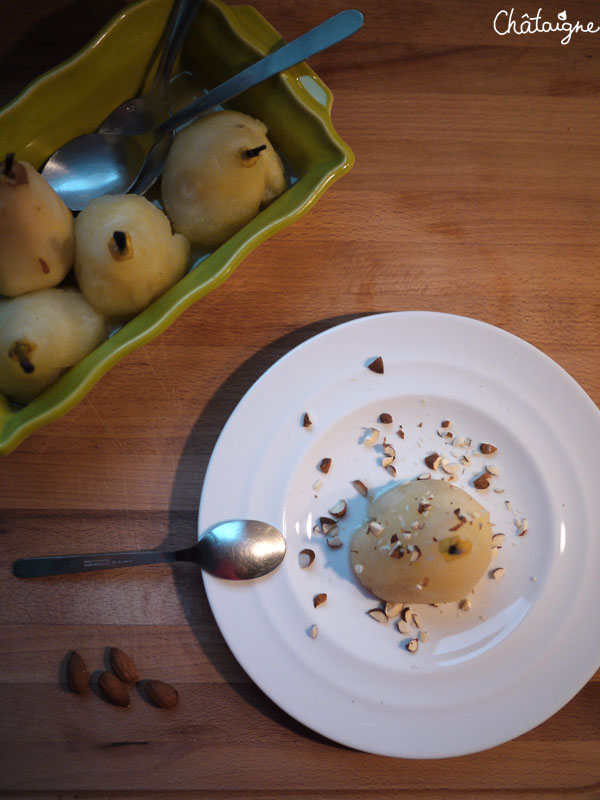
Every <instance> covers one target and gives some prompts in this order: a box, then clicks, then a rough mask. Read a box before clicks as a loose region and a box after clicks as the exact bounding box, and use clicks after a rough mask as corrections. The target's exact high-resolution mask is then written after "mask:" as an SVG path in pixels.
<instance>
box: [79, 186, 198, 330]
mask: <svg viewBox="0 0 600 800" xmlns="http://www.w3.org/2000/svg"><path fill="white" fill-rule="evenodd" d="M189 262H190V244H189V242H188V241H187V239H186V238H185V237H184V236H182V235H181V234H173V232H172V230H171V224H170V222H169V220H168V219H167V217H166V216H165V214H164V213H163V212H162V211H161V210H160V208H158V207H157V206H155V205H153V204H152V203H151V202H150V201H149V200H146V198H145V197H140V196H139V195H136V194H125V195H107V196H106V197H99V198H98V199H97V200H93V201H92V202H91V203H90V204H89V205H88V206H87V208H84V210H83V211H82V212H81V213H80V214H79V216H78V217H77V220H76V221H75V277H76V278H77V282H78V284H79V288H80V289H81V291H82V292H83V294H84V296H85V298H86V299H87V301H88V302H89V303H91V305H93V306H94V308H96V309H97V310H98V311H100V312H101V313H103V314H106V315H108V316H114V317H127V316H131V315H133V314H137V313H138V311H141V310H142V309H144V308H145V307H146V306H148V305H149V304H150V303H151V302H152V301H153V300H154V299H156V298H157V297H159V296H160V295H161V294H163V293H164V292H165V291H166V290H167V289H169V288H170V287H171V286H172V285H173V284H174V283H175V282H176V281H178V280H179V278H181V276H182V275H183V274H184V272H185V270H186V269H187V267H188V266H189Z"/></svg>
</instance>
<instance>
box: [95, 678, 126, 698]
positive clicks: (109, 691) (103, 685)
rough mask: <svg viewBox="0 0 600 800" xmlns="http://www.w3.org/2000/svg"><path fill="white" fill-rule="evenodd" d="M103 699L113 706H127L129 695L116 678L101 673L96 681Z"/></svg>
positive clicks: (123, 685)
mask: <svg viewBox="0 0 600 800" xmlns="http://www.w3.org/2000/svg"><path fill="white" fill-rule="evenodd" d="M98 686H99V687H100V691H101V692H102V694H103V695H104V698H105V699H106V700H108V702H109V703H112V704H113V705H115V706H129V693H128V692H127V689H126V688H125V684H123V683H122V682H121V681H120V680H119V679H118V678H117V676H116V675H115V674H114V673H112V672H103V673H102V675H100V678H99V680H98Z"/></svg>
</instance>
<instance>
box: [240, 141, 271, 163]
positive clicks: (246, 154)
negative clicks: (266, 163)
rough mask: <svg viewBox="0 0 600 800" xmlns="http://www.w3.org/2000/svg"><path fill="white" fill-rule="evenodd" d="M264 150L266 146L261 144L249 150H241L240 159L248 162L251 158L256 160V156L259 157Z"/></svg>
mask: <svg viewBox="0 0 600 800" xmlns="http://www.w3.org/2000/svg"><path fill="white" fill-rule="evenodd" d="M266 149H267V145H266V144H261V145H259V146H258V147H252V148H250V149H249V150H242V157H243V158H247V159H248V160H250V159H251V158H256V156H257V155H259V153H262V151H263V150H266Z"/></svg>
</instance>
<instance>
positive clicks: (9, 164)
mask: <svg viewBox="0 0 600 800" xmlns="http://www.w3.org/2000/svg"><path fill="white" fill-rule="evenodd" d="M14 163H15V154H14V153H7V154H6V158H5V159H4V166H3V169H2V172H3V174H4V175H6V176H7V177H9V176H10V173H11V172H12V168H13V164H14Z"/></svg>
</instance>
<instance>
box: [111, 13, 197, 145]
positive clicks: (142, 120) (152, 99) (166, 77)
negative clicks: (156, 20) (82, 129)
mask: <svg viewBox="0 0 600 800" xmlns="http://www.w3.org/2000/svg"><path fill="white" fill-rule="evenodd" d="M202 2H203V0H175V2H174V3H173V7H172V9H171V13H170V14H169V18H168V20H167V24H166V27H165V33H164V45H163V49H162V51H161V54H160V60H159V62H158V66H157V68H156V73H155V75H154V81H153V83H152V87H151V88H150V91H149V92H148V93H147V94H145V95H142V96H141V97H132V98H131V99H130V100H126V101H125V102H124V103H121V105H120V106H118V107H117V108H115V110H114V111H112V112H111V113H110V114H109V115H108V117H107V118H106V119H105V120H104V122H103V123H102V124H101V125H100V127H99V128H98V132H99V133H112V134H128V135H130V136H131V135H134V134H141V133H147V132H148V131H151V130H153V129H154V128H156V127H157V125H159V124H160V123H161V122H162V121H163V119H165V117H167V116H168V109H167V97H168V92H169V81H170V79H171V73H172V72H173V64H174V63H175V59H176V58H177V54H178V53H179V50H180V49H181V44H182V42H183V39H184V37H185V34H186V33H187V31H188V28H189V26H190V23H191V21H192V19H193V18H194V17H195V15H196V13H197V11H198V9H199V8H200V6H201V5H202Z"/></svg>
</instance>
